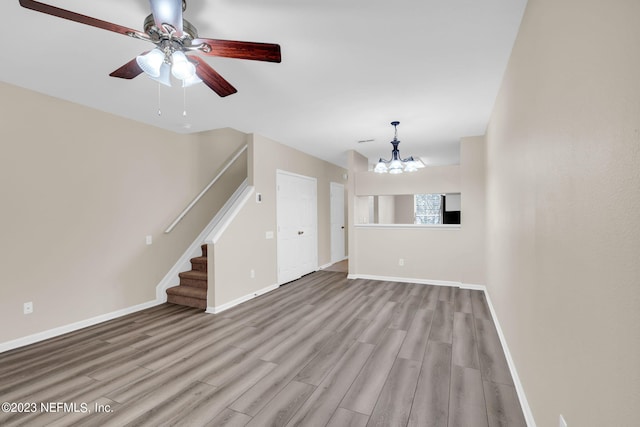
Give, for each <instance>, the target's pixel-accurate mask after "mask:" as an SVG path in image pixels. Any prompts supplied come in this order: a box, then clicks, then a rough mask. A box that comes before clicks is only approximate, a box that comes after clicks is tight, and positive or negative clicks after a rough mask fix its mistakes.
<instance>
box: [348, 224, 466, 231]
mask: <svg viewBox="0 0 640 427" xmlns="http://www.w3.org/2000/svg"><path fill="white" fill-rule="evenodd" d="M355 227H356V228H420V229H422V228H427V229H434V230H460V228H461V226H460V224H355Z"/></svg>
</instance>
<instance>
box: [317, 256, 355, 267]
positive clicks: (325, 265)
mask: <svg viewBox="0 0 640 427" xmlns="http://www.w3.org/2000/svg"><path fill="white" fill-rule="evenodd" d="M347 259H349V257H348V256H345V257H344V258H342V259H339V260H337V261H335V262H329V263H327V264H323V265H321V266H320V267H318V270H324V269H325V268H329V267H331V266H332V265H333V264H337V263H339V262H342V261H344V260H347Z"/></svg>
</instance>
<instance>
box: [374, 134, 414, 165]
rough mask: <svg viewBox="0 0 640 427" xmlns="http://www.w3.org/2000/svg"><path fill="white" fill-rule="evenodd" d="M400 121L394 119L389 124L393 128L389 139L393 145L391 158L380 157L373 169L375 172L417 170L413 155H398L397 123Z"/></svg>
mask: <svg viewBox="0 0 640 427" xmlns="http://www.w3.org/2000/svg"><path fill="white" fill-rule="evenodd" d="M399 124H400V122H398V121H395V122H391V125H392V126H393V127H394V128H395V131H394V135H393V141H391V145H393V150H392V151H391V159H389V160H385V159H383V158H380V160H379V161H378V164H377V165H376V167H375V168H374V169H373V171H374V172H376V173H387V172H388V173H392V174H398V173H402V172H415V171H417V170H418V164H417V162H416V161H415V160H414V159H413V156H409V157H407V158H406V159H403V158H401V157H400V150H398V144H400V141H398V125H399Z"/></svg>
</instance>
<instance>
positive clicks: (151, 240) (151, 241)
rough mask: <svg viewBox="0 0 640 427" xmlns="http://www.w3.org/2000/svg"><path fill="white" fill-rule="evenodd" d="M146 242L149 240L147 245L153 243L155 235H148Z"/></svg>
mask: <svg viewBox="0 0 640 427" xmlns="http://www.w3.org/2000/svg"><path fill="white" fill-rule="evenodd" d="M146 242H147V245H150V244H152V243H153V236H147V238H146Z"/></svg>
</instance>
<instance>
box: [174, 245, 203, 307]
mask: <svg viewBox="0 0 640 427" xmlns="http://www.w3.org/2000/svg"><path fill="white" fill-rule="evenodd" d="M200 248H201V250H202V256H199V257H196V258H191V270H190V271H185V272H183V273H180V274H179V275H178V276H179V277H180V284H179V285H178V286H174V287H172V288H168V289H167V302H170V303H172V304H179V305H186V306H188V307H195V308H201V309H203V310H206V309H207V245H202V246H201V247H200Z"/></svg>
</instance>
